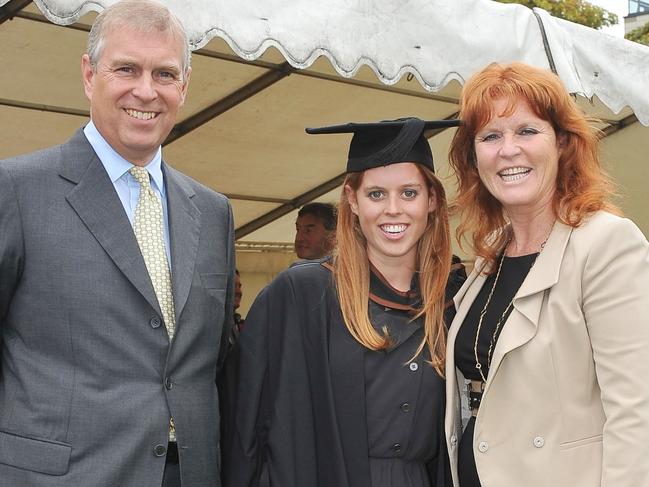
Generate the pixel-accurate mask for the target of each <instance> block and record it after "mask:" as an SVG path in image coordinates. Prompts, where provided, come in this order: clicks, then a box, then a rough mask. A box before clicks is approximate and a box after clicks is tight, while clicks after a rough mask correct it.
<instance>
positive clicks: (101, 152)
mask: <svg viewBox="0 0 649 487" xmlns="http://www.w3.org/2000/svg"><path fill="white" fill-rule="evenodd" d="M83 133H84V134H85V135H86V138H87V139H88V142H89V143H90V145H91V146H92V148H93V149H94V150H95V153H96V154H97V157H99V160H100V161H101V163H102V164H103V165H104V168H105V169H106V172H107V173H108V177H110V180H111V182H112V183H113V184H115V181H117V180H118V179H120V178H121V177H122V176H124V173H126V172H128V170H129V169H131V168H132V167H133V164H131V163H130V162H128V161H127V160H126V159H124V158H123V157H122V156H120V155H119V154H118V153H117V151H115V149H113V148H112V147H111V146H110V144H109V143H108V142H106V139H104V137H103V136H102V135H101V134H100V133H99V130H97V127H95V124H94V123H93V122H92V120H91V121H90V123H88V125H86V126H85V127H84V129H83ZM145 167H146V169H147V171H149V174H150V175H151V179H153V182H154V183H155V185H156V187H157V189H158V191H160V193H161V194H163V195H164V193H165V190H164V178H163V176H162V149H161V148H160V147H158V150H157V151H156V153H155V155H154V156H153V159H151V161H150V162H149V163H148V164H147V165H146V166H145Z"/></svg>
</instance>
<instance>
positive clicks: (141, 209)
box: [129, 166, 176, 441]
mask: <svg viewBox="0 0 649 487" xmlns="http://www.w3.org/2000/svg"><path fill="white" fill-rule="evenodd" d="M129 172H130V173H131V174H132V175H133V177H134V178H135V179H136V180H137V182H138V183H140V198H139V199H138V202H137V208H135V219H134V222H133V231H134V232H135V238H136V239H137V243H138V245H139V246H140V251H141V252H142V257H144V263H145V264H146V268H147V271H148V272H149V278H150V279H151V284H153V289H154V290H155V295H156V297H157V298H158V304H159V305H160V311H162V318H163V319H164V323H165V327H166V328H167V334H168V335H169V341H171V340H173V337H174V331H175V328H176V314H175V310H174V298H173V294H172V292H171V273H170V271H169V261H168V260H167V252H166V250H165V239H164V224H163V220H162V204H161V203H160V200H159V199H158V196H157V195H156V194H155V192H154V191H153V188H151V181H150V179H149V171H147V170H146V169H145V168H143V167H139V166H133V167H132V168H131V169H129ZM169 441H176V428H175V427H174V422H173V418H170V420H169Z"/></svg>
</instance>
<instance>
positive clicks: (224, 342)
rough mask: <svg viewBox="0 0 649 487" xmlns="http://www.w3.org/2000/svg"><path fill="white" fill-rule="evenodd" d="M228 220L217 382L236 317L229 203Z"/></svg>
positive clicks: (231, 222) (232, 227)
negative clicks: (224, 291) (223, 307)
mask: <svg viewBox="0 0 649 487" xmlns="http://www.w3.org/2000/svg"><path fill="white" fill-rule="evenodd" d="M227 207H228V220H227V222H226V225H225V229H226V231H227V260H226V262H227V269H226V273H227V276H228V282H227V287H226V294H225V311H224V314H223V323H222V328H221V342H220V348H219V359H218V362H217V381H218V376H219V374H220V373H221V371H222V369H223V366H224V363H225V358H226V356H227V353H228V350H229V348H230V332H231V330H232V326H233V325H234V323H233V316H234V270H235V253H234V218H233V216H232V206H231V205H230V202H229V201H228V202H227Z"/></svg>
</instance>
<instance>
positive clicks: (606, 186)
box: [449, 63, 620, 269]
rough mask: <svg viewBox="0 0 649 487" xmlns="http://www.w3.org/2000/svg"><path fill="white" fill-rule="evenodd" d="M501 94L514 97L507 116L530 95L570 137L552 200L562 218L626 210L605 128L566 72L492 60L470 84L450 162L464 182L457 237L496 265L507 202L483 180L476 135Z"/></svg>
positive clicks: (575, 220)
mask: <svg viewBox="0 0 649 487" xmlns="http://www.w3.org/2000/svg"><path fill="white" fill-rule="evenodd" d="M501 98H504V99H506V100H508V105H507V107H506V110H505V113H504V114H503V115H508V114H511V113H513V111H514V110H515V108H516V105H517V104H518V103H520V101H521V100H522V101H525V102H527V103H528V104H529V106H530V108H531V110H532V111H533V112H534V113H535V114H536V116H537V117H539V118H541V119H543V120H545V121H547V122H548V123H550V124H551V125H552V127H553V128H554V131H555V133H556V134H557V137H559V136H561V137H562V140H564V145H563V149H562V152H561V155H560V157H559V169H558V174H557V180H556V190H555V193H554V199H553V202H552V204H553V210H554V214H555V215H556V217H557V219H559V221H561V222H563V223H565V224H567V225H570V226H573V227H577V226H579V225H580V224H581V223H582V222H583V221H584V218H586V217H587V216H588V215H589V214H591V213H593V212H596V211H598V210H607V211H610V212H613V213H616V214H619V213H620V212H619V210H618V209H617V208H616V207H615V206H614V205H613V204H612V203H611V202H610V199H611V196H612V195H613V193H614V185H613V183H612V181H611V179H610V178H609V176H608V175H607V174H606V172H605V171H604V170H603V169H602V167H601V164H600V159H599V139H600V132H599V131H598V130H596V129H595V128H593V127H592V125H591V123H592V122H593V120H591V119H589V118H587V117H586V116H585V115H584V113H583V112H582V111H581V110H580V109H579V107H578V106H577V104H576V103H575V101H574V100H573V98H572V97H571V96H570V94H569V93H568V91H567V90H566V89H565V87H564V86H563V84H562V83H561V80H560V79H559V77H558V76H556V75H555V74H553V73H552V72H550V71H547V70H543V69H539V68H536V67H533V66H529V65H527V64H523V63H511V64H505V65H502V64H497V63H492V64H490V65H489V66H487V67H486V68H484V69H483V70H482V71H480V72H478V73H477V74H475V75H474V76H473V77H472V78H471V79H469V81H468V82H467V83H466V85H465V86H464V88H463V89H462V96H461V99H460V119H461V120H462V125H461V126H460V127H459V128H458V130H457V132H456V133H455V136H454V137H453V141H452V143H451V148H450V153H449V163H450V165H451V166H452V167H453V169H454V170H455V174H456V177H457V181H458V192H457V196H456V199H455V202H454V205H453V208H455V209H456V211H458V212H459V213H460V217H461V218H460V224H459V226H458V228H457V238H458V240H459V241H460V245H461V244H462V242H465V241H469V242H470V244H471V246H472V248H473V250H474V252H475V254H476V255H477V256H479V257H482V258H484V259H485V260H486V261H487V262H489V263H490V264H493V263H494V262H495V260H496V257H497V254H498V252H500V250H501V249H502V247H503V246H504V245H505V242H506V240H507V239H508V238H509V237H508V234H507V232H505V231H504V229H505V228H506V225H507V221H506V218H505V215H504V213H503V208H502V205H501V204H500V202H499V201H498V200H497V199H496V198H494V197H493V196H492V195H491V193H489V191H488V190H487V188H486V187H485V186H484V184H482V182H481V180H480V176H479V174H478V169H477V166H476V152H475V136H476V133H477V132H478V131H479V130H480V129H481V128H482V127H484V126H485V125H486V124H487V123H488V122H489V120H491V118H492V117H493V116H494V115H500V114H495V113H494V101H495V100H497V99H501ZM468 235H470V236H471V237H470V238H469V237H468ZM493 267H494V266H493V265H490V266H487V267H486V268H487V269H489V268H491V269H493Z"/></svg>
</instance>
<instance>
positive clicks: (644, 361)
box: [582, 219, 649, 487]
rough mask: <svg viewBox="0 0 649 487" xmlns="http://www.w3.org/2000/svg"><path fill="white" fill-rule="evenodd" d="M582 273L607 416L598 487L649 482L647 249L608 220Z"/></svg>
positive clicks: (625, 227) (629, 227)
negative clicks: (600, 481)
mask: <svg viewBox="0 0 649 487" xmlns="http://www.w3.org/2000/svg"><path fill="white" fill-rule="evenodd" d="M598 230H599V234H598V235H597V236H596V237H595V238H593V240H592V242H593V244H592V246H591V248H590V251H589V255H588V256H587V258H586V263H585V266H584V270H583V279H582V286H583V288H582V299H583V301H582V306H583V312H584V316H585V319H586V325H587V327H588V332H589V335H590V340H591V346H592V350H593V359H594V362H595V371H596V374H597V380H598V382H599V385H600V388H601V399H602V404H603V408H604V412H605V414H606V423H605V424H604V431H603V459H602V462H603V464H602V484H601V485H602V487H610V486H615V487H627V486H628V487H631V486H634V487H636V486H640V485H642V486H648V485H649V461H647V459H648V458H649V441H648V439H649V381H648V380H647V373H648V372H649V244H648V243H647V240H646V238H645V237H644V235H643V234H642V232H641V231H640V230H639V229H638V228H637V227H636V226H635V225H634V224H633V223H632V222H631V221H630V220H627V219H615V220H613V221H610V220H609V221H606V227H605V228H604V229H603V230H602V228H601V227H600V228H598Z"/></svg>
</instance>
